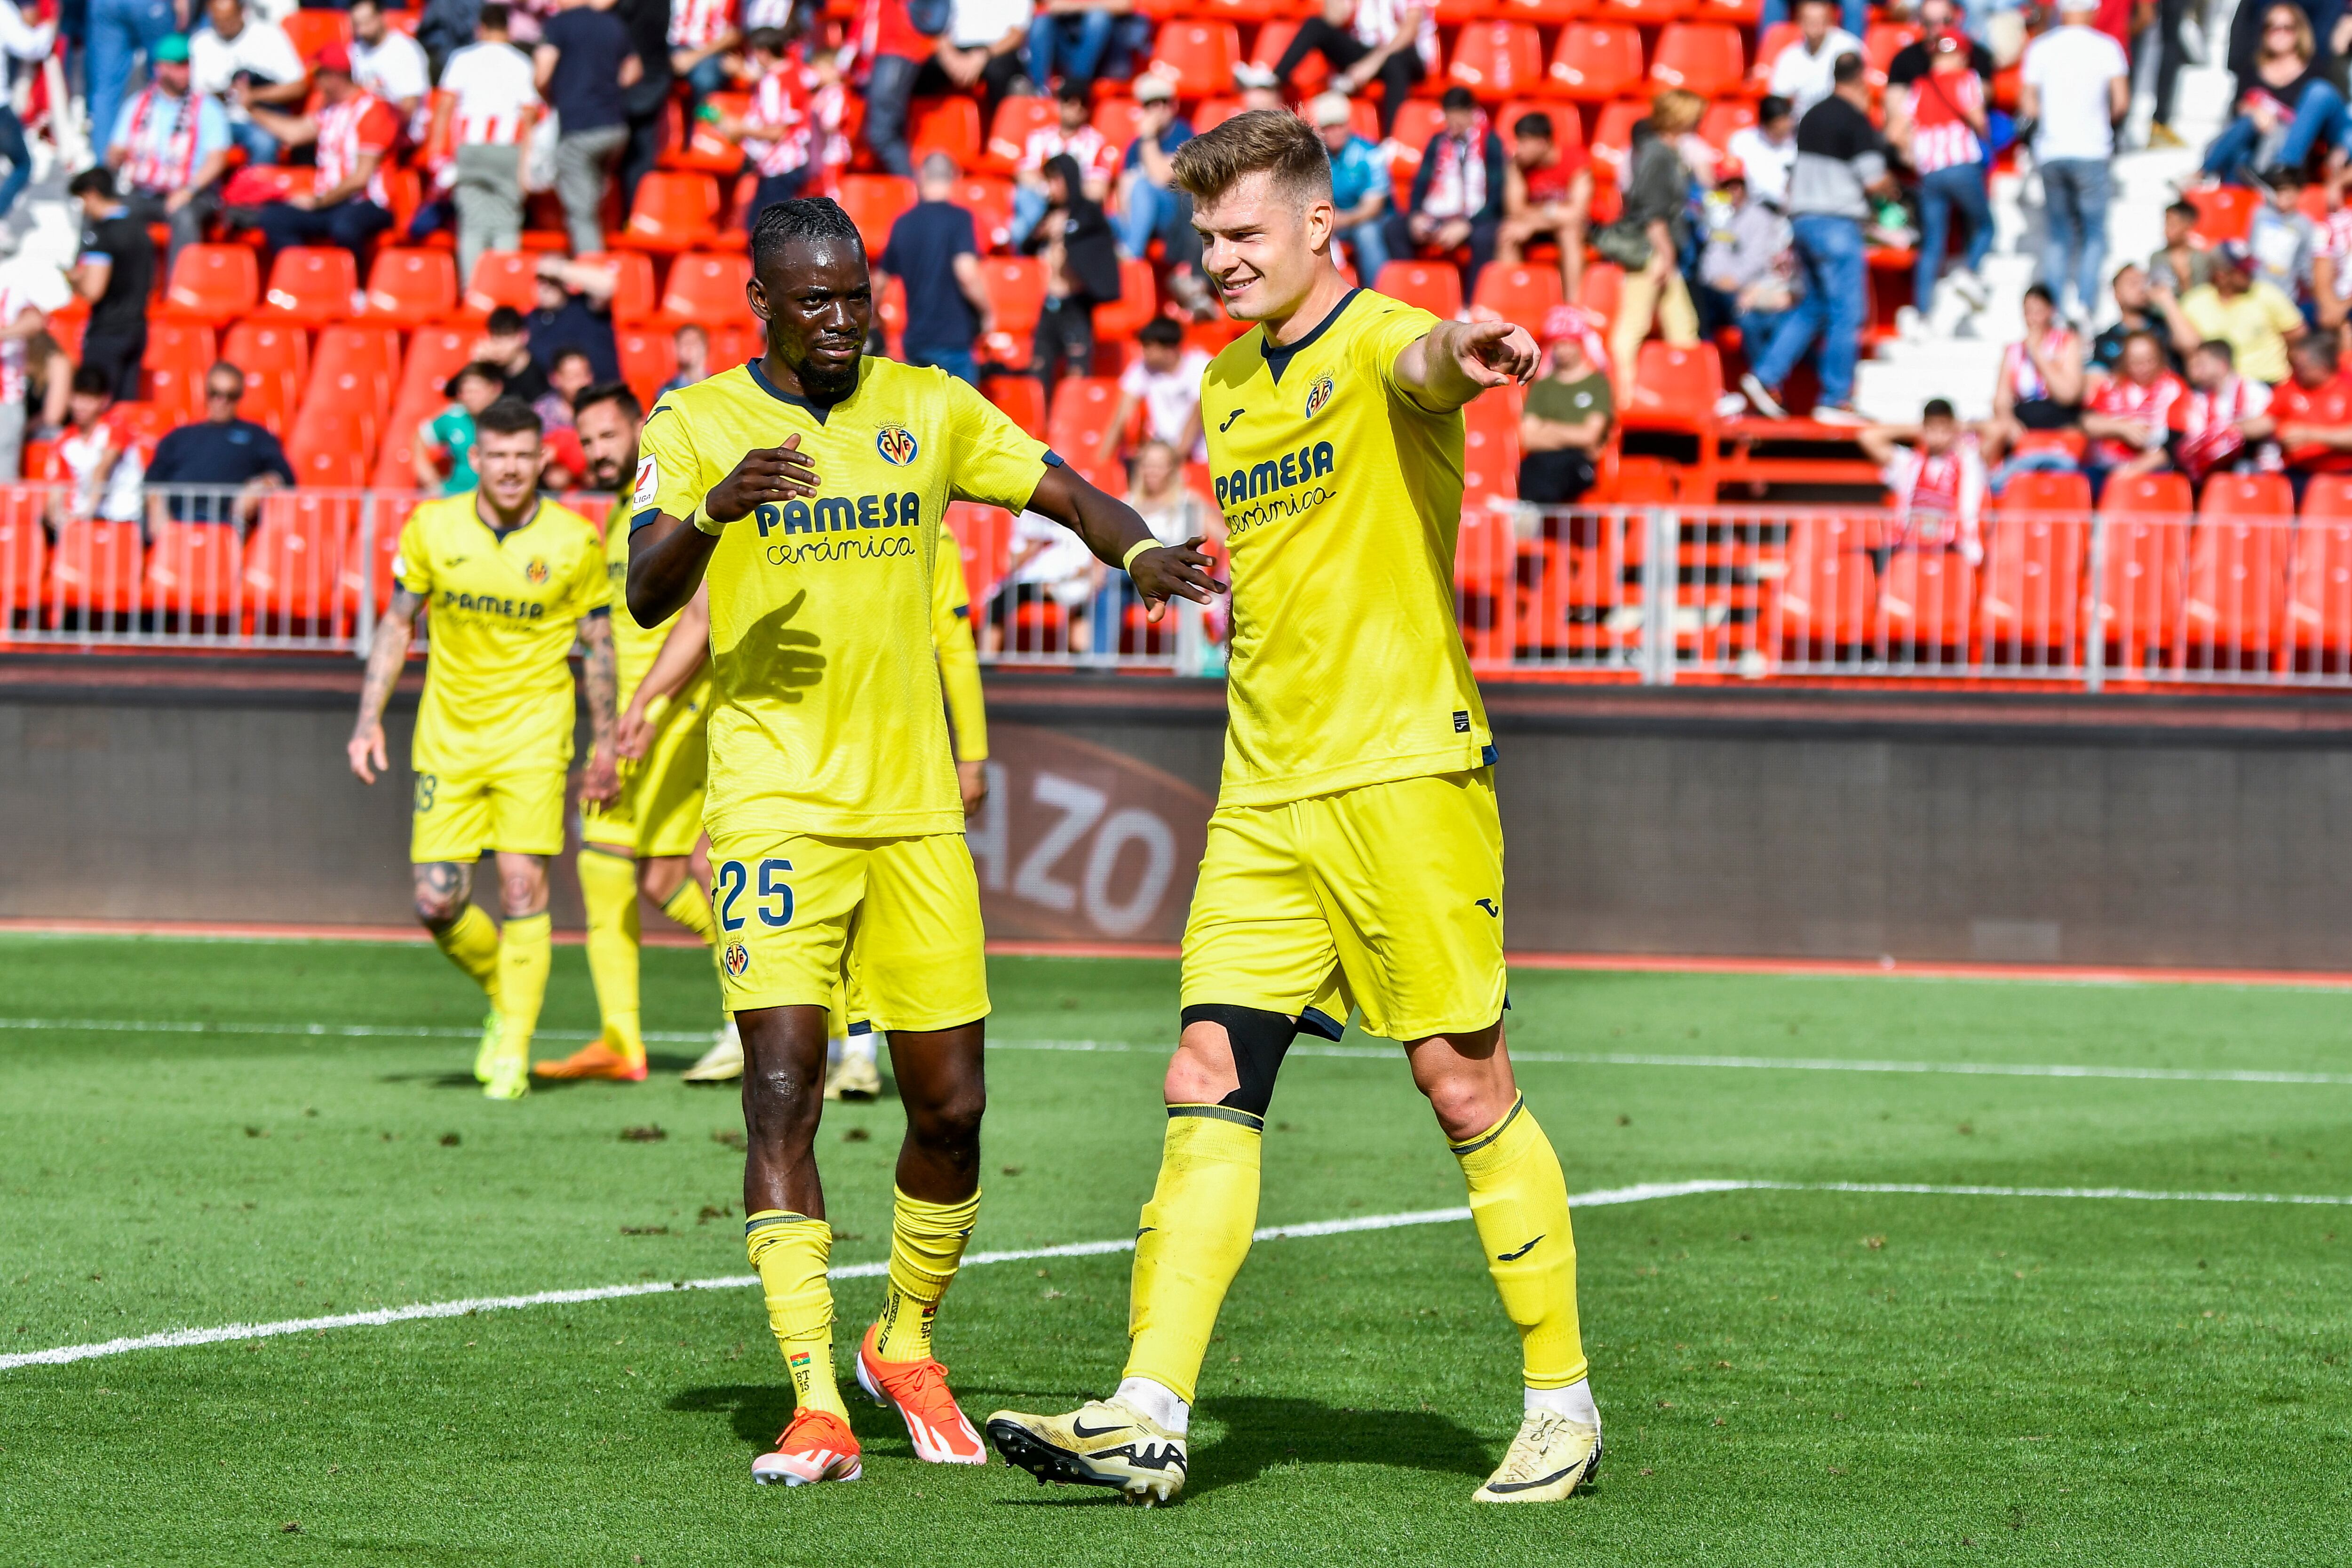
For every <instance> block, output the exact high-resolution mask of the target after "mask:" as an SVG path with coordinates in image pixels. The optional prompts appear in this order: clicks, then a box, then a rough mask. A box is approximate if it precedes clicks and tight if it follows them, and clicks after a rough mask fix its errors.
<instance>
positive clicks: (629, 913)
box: [531, 381, 716, 1083]
mask: <svg viewBox="0 0 2352 1568" xmlns="http://www.w3.org/2000/svg"><path fill="white" fill-rule="evenodd" d="M644 416H645V410H644V408H643V407H642V406H641V405H639V404H638V402H637V396H636V394H635V393H634V392H631V391H630V390H629V388H628V386H627V384H625V383H623V382H617V381H615V382H607V383H605V384H602V385H598V386H592V387H589V388H587V389H586V390H584V391H583V392H582V393H581V395H580V396H579V399H578V401H577V403H576V405H575V406H574V408H573V417H574V419H575V420H576V421H577V423H578V427H579V436H580V449H581V451H582V453H583V455H585V457H586V458H587V459H588V472H587V479H588V482H589V484H590V485H591V486H593V488H595V489H600V490H604V491H606V492H608V493H611V494H612V495H613V497H614V502H613V510H612V512H611V514H610V515H609V517H608V518H607V520H606V521H605V524H604V566H605V573H606V576H607V579H608V581H609V582H610V584H611V587H612V591H613V595H614V597H615V598H616V599H617V598H618V597H619V596H620V595H621V593H622V591H623V589H624V587H625V582H626V579H627V576H628V570H629V525H628V510H627V508H628V500H629V490H630V488H631V487H634V486H635V482H636V473H637V425H638V422H639V421H640V420H641V419H643V418H644ZM685 618H686V617H685V616H683V615H678V616H671V617H670V618H669V619H668V620H667V621H665V622H663V623H662V624H661V625H659V626H650V627H648V626H638V625H637V623H636V622H635V619H634V618H632V617H630V616H619V617H618V618H617V619H616V620H614V623H613V658H614V675H615V679H616V680H617V683H618V698H619V701H620V704H621V716H620V719H619V720H618V721H616V723H615V726H614V731H615V732H614V742H613V745H614V752H615V755H616V766H617V768H618V771H619V774H620V785H621V792H620V795H618V796H617V797H616V798H615V799H614V800H613V801H612V802H610V803H609V804H606V805H589V806H587V807H586V808H585V809H583V811H582V812H581V814H580V855H579V860H578V865H579V870H580V895H581V901H582V902H583V904H584V905H585V906H586V908H587V911H588V974H589V978H590V979H591V980H593V982H594V983H595V986H596V1005H597V1007H598V1010H599V1011H600V1012H601V1013H602V1014H603V1015H604V1032H603V1034H602V1036H601V1037H599V1038H597V1039H594V1040H591V1041H590V1042H588V1044H587V1045H585V1046H583V1047H581V1049H580V1050H579V1051H577V1052H575V1053H574V1054H573V1055H572V1056H571V1057H569V1058H566V1059H564V1060H562V1061H560V1062H541V1063H540V1064H538V1065H537V1066H536V1067H534V1068H532V1069H531V1071H532V1073H533V1074H534V1075H535V1076H537V1077H540V1078H547V1079H618V1080H620V1081H622V1082H625V1083H639V1082H643V1081H644V1079H645V1076H646V1044H645V1037H644V1035H643V1033H642V1030H641V1026H640V1024H639V1021H638V1005H637V998H638V992H637V949H638V938H639V934H640V931H641V916H640V914H639V910H638V899H639V897H640V895H642V896H643V898H644V900H645V902H646V903H648V904H651V905H652V906H653V907H654V908H655V909H656V910H660V911H661V912H662V913H663V914H666V915H667V916H668V917H669V918H670V919H671V920H673V921H677V923H678V924H679V925H681V926H683V927H685V928H686V929H687V930H688V931H692V932H693V933H694V934H695V935H697V936H698V937H700V938H701V939H702V940H703V942H705V943H709V942H711V941H712V940H713V938H714V936H715V934H716V930H715V928H714V927H713V926H712V924H711V921H710V900H709V898H708V897H707V896H706V895H705V894H704V892H703V890H702V884H701V883H700V882H699V881H698V880H697V879H695V878H693V877H692V876H690V875H689V874H688V857H689V856H690V855H691V854H692V853H693V851H694V847H695V843H696V841H697V840H698V838H699V837H701V835H702V788H703V778H704V775H705V773H707V772H708V770H709V756H710V747H709V719H710V681H709V676H708V675H707V674H706V673H704V672H703V669H702V666H703V664H704V663H705V659H704V658H703V654H704V646H703V626H705V625H707V621H703V622H698V625H697V626H693V627H687V626H684V625H683V622H684V620H685ZM671 638H679V639H681V642H682V647H683V652H684V655H685V658H684V660H683V661H682V662H684V663H685V664H686V666H687V668H688V674H687V675H686V677H685V679H682V680H679V681H676V682H670V683H657V682H652V681H649V680H648V679H647V678H648V677H649V676H650V675H651V674H652V673H653V671H654V668H655V664H656V659H657V658H660V657H661V656H662V655H663V653H664V652H665V651H666V644H667V640H668V639H671ZM649 686H650V687H653V688H654V694H653V695H650V696H649V695H648V693H647V690H646V688H647V687H649Z"/></svg>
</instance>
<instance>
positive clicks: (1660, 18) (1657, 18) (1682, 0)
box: [1592, 0, 1691, 27]
mask: <svg viewBox="0 0 2352 1568" xmlns="http://www.w3.org/2000/svg"><path fill="white" fill-rule="evenodd" d="M1690 5H1691V0H1598V4H1596V5H1594V6H1593V8H1592V14H1593V15H1594V16H1597V17H1599V18H1600V19H1601V20H1602V21H1604V22H1619V23H1622V24H1624V25H1625V26H1632V27H1655V26H1660V25H1662V24H1664V23H1668V22H1672V21H1673V20H1675V18H1676V17H1678V16H1683V15H1684V14H1685V12H1687V11H1688V10H1689V9H1690Z"/></svg>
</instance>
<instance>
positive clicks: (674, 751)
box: [580, 680, 710, 860]
mask: <svg viewBox="0 0 2352 1568" xmlns="http://www.w3.org/2000/svg"><path fill="white" fill-rule="evenodd" d="M709 696H710V687H709V682H708V681H707V680H698V681H696V682H695V683H694V684H693V685H691V686H688V688H687V689H685V690H684V691H682V692H680V693H679V694H678V695H677V698H675V699H665V701H666V702H667V707H666V708H665V709H664V710H662V712H661V714H660V717H659V718H658V719H657V720H656V724H657V726H658V727H657V728H656V730H655V731H654V742H653V744H652V745H650V746H648V747H646V754H645V755H644V756H642V757H636V758H628V757H624V758H623V759H621V794H620V798H619V799H617V800H615V801H614V802H613V803H612V804H611V805H586V804H583V805H582V806H581V808H580V837H581V841H582V842H583V843H586V844H593V845H596V846H598V847H602V848H606V849H613V850H617V851H618V852H620V853H621V854H624V855H633V856H635V857H636V858H638V859H640V860H655V859H660V858H665V857H667V856H672V855H688V854H691V853H692V852H693V850H694V841H695V840H696V839H698V838H699V837H702V792H703V786H704V785H705V784H707V783H709V778H710V703H709Z"/></svg>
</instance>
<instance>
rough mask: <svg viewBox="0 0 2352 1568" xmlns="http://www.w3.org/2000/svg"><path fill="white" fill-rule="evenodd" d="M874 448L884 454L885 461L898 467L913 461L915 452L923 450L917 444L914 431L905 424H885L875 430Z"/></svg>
mask: <svg viewBox="0 0 2352 1568" xmlns="http://www.w3.org/2000/svg"><path fill="white" fill-rule="evenodd" d="M874 449H875V450H876V451H877V452H879V453H881V454H882V460H883V461H884V462H886V463H887V464H889V465H890V466H891V467H892V468H905V467H906V466H907V465H908V464H909V463H911V462H913V461H914V460H915V454H916V453H917V452H919V451H921V450H922V448H921V447H918V446H917V445H916V444H915V437H914V433H913V432H912V431H910V430H908V428H907V427H906V426H903V425H885V426H882V428H881V429H879V430H877V431H876V432H874Z"/></svg>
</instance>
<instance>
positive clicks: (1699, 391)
mask: <svg viewBox="0 0 2352 1568" xmlns="http://www.w3.org/2000/svg"><path fill="white" fill-rule="evenodd" d="M1722 395H1723V363H1722V361H1721V360H1720V359H1718V358H1717V355H1716V352H1715V345H1714V344H1713V343H1697V344H1694V345H1692V346H1691V347H1688V348H1678V347H1676V346H1675V345H1674V344H1672V343H1663V342H1646V343H1643V345H1642V353H1641V358H1640V359H1639V360H1638V361H1637V362H1636V363H1635V366H1634V375H1633V396H1632V397H1631V398H1630V399H1629V400H1627V403H1626V406H1625V407H1624V408H1623V409H1622V411H1621V412H1620V413H1619V415H1618V423H1619V424H1621V425H1622V426H1625V427H1626V428H1627V429H1648V430H1709V429H1712V428H1713V427H1714V426H1715V405H1716V400H1717V398H1719V397H1721V396H1722ZM1701 462H1702V464H1703V465H1704V464H1705V463H1706V455H1705V454H1704V452H1703V453H1702V458H1701Z"/></svg>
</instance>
